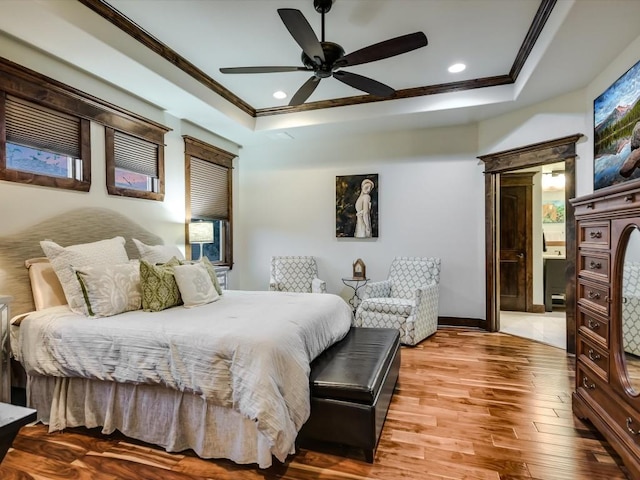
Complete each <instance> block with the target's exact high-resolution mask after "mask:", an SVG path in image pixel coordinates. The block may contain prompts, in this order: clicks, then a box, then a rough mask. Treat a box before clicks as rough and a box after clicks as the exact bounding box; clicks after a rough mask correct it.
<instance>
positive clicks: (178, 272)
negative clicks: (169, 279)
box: [173, 263, 220, 308]
mask: <svg viewBox="0 0 640 480" xmlns="http://www.w3.org/2000/svg"><path fill="white" fill-rule="evenodd" d="M173 273H174V276H175V279H176V283H177V284H178V288H179V289H180V295H181V296H182V301H183V302H184V306H185V307H187V308H191V307H197V306H198V305H204V304H206V303H211V302H215V301H216V300H218V299H219V298H220V296H219V295H218V292H216V289H215V287H214V286H213V282H212V281H211V277H210V276H209V272H207V268H206V267H205V266H204V265H203V264H201V263H195V264H188V265H178V266H176V267H173Z"/></svg>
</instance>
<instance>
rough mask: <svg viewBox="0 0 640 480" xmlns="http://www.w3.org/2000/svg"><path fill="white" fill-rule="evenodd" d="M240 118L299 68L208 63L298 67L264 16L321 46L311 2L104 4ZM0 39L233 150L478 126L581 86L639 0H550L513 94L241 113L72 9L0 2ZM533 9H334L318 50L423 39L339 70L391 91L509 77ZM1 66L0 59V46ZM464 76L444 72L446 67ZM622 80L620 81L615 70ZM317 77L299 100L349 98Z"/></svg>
mask: <svg viewBox="0 0 640 480" xmlns="http://www.w3.org/2000/svg"><path fill="white" fill-rule="evenodd" d="M107 3H108V4H109V5H111V6H112V7H113V8H115V9H116V10H118V11H119V12H121V13H122V14H123V15H125V16H126V17H128V18H129V19H130V20H131V21H133V22H134V23H136V24H137V25H138V26H139V27H141V28H142V29H143V30H145V31H146V32H148V33H149V34H151V35H152V36H153V37H155V39H157V40H159V41H160V42H162V43H163V44H164V45H166V46H167V47H169V48H170V49H172V50H173V51H175V52H176V53H177V54H178V55H180V56H181V57H183V58H184V59H186V60H187V61H188V62H190V63H192V64H193V65H195V66H197V67H198V68H199V69H200V70H201V71H203V72H204V73H205V74H206V75H208V76H209V77H211V78H212V79H213V80H214V81H215V82H218V83H219V84H220V85H222V86H223V87H224V88H225V89H227V90H229V91H230V92H232V93H233V94H235V95H236V96H238V97H239V98H240V99H242V100H243V101H244V102H246V103H247V104H249V105H250V107H252V108H253V109H265V108H271V107H279V106H284V105H286V104H287V103H288V99H285V100H276V99H274V98H273V97H272V94H273V92H274V91H276V90H283V91H285V92H286V93H287V94H289V96H291V95H293V94H294V93H295V91H296V90H297V89H298V88H299V87H300V86H301V85H302V84H303V83H304V82H305V81H306V80H307V78H309V74H308V73H307V72H289V73H268V74H247V75H224V74H221V73H220V72H219V68H220V67H235V66H254V65H284V66H301V65H302V64H301V61H300V48H299V47H298V45H297V44H296V42H295V41H294V40H293V38H292V37H291V35H290V34H289V32H288V31H287V29H286V28H285V26H284V24H283V23H282V21H281V20H280V17H279V16H278V14H277V9H278V8H297V9H299V10H300V11H301V12H302V13H303V14H304V16H305V17H306V18H307V20H308V21H309V23H310V24H311V26H312V27H313V28H314V30H315V32H316V34H317V36H318V38H320V37H321V30H320V24H321V16H320V14H319V13H317V12H316V11H315V10H314V8H313V0H107ZM1 4H2V14H1V15H0V31H1V32H5V34H7V35H9V36H12V37H16V38H19V39H21V40H22V41H24V42H26V43H27V44H31V45H33V46H35V47H37V48H39V49H41V50H43V51H45V52H47V53H48V54H51V55H53V56H55V57H59V58H61V59H63V60H64V61H65V62H68V63H70V64H73V65H75V66H77V67H78V68H80V69H82V70H85V71H87V72H89V73H91V74H93V75H95V76H97V77H100V78H102V79H104V80H106V81H108V82H109V83H112V84H115V85H118V86H120V88H122V89H124V90H126V91H128V92H130V93H133V94H134V95H136V96H138V97H140V98H142V99H145V100H147V101H148V102H150V103H152V104H154V105H157V106H159V107H162V108H163V109H166V110H167V111H168V112H169V113H171V114H172V115H175V116H177V117H179V118H184V119H187V120H189V121H191V122H193V123H195V124H198V125H201V126H203V127H204V128H207V129H209V130H211V131H213V132H214V133H217V134H219V135H221V136H223V137H226V138H228V139H230V140H232V141H234V142H236V143H239V144H248V143H254V142H256V141H260V140H262V139H264V138H265V137H267V138H273V137H274V136H275V135H274V134H276V133H279V132H282V131H286V132H288V133H289V134H290V135H291V136H293V137H296V138H310V137H313V136H316V135H326V134H328V133H335V132H341V133H350V132H362V131H377V130H389V129H406V128H425V127H433V126H442V125H451V124H458V123H468V122H473V121H477V120H480V119H483V118H487V117H490V116H493V115H497V114H499V113H503V112H506V111H509V110H515V109H518V108H521V107H523V106H525V105H528V104H532V103H535V102H539V101H542V100H545V99H548V98H553V97H555V96H557V95H560V94H563V93H567V92H571V91H574V90H577V89H579V88H582V87H584V86H585V85H587V84H589V83H590V82H591V81H592V80H593V79H594V78H595V77H596V76H597V75H598V74H599V73H600V72H601V71H602V70H603V69H604V68H605V67H606V66H607V65H608V64H609V63H610V62H611V61H612V60H613V59H614V58H615V57H616V56H617V55H618V54H619V53H620V52H621V51H622V49H624V48H625V47H626V46H627V45H628V44H629V43H630V42H631V41H633V40H635V39H636V38H637V37H638V36H640V21H638V19H640V0H558V1H557V3H556V5H555V7H554V9H553V11H552V13H551V16H550V17H549V20H548V21H547V23H546V24H545V26H544V28H543V30H542V33H541V35H540V37H539V39H538V41H537V43H536V45H535V46H534V48H533V50H532V51H531V54H530V55H529V56H528V58H527V61H526V63H525V65H524V67H523V69H522V71H521V72H520V74H519V75H518V78H517V81H516V83H515V84H511V85H503V86H498V87H486V88H480V89H473V90H466V91H462V92H455V93H445V94H439V95H428V96H420V97H415V98H402V99H393V100H385V101H381V102H373V103H367V104H362V105H353V106H342V107H335V108H325V109H319V110H312V111H303V112H298V113H290V114H279V115H269V116H259V117H258V118H255V117H253V116H252V115H249V114H247V113H245V112H244V111H242V110H241V109H239V108H237V107H236V106H235V105H233V104H232V103H230V102H229V101H227V100H225V99H224V98H222V97H221V96H220V95H218V94H216V93H215V92H213V91H212V90H210V89H209V88H207V87H205V86H204V85H203V84H202V83H200V82H198V81H197V80H195V79H194V78H192V77H190V76H189V75H187V74H186V73H185V72H184V71H182V70H180V69H178V68H177V67H175V66H174V65H172V64H171V63H170V62H168V61H167V60H165V59H163V58H162V57H161V56H159V55H158V54H156V53H154V52H152V51H151V50H149V49H148V48H147V47H145V46H144V45H142V44H141V43H139V42H138V41H136V40H135V39H133V38H132V37H130V36H129V35H127V34H126V33H124V32H122V31H121V30H119V29H118V28H117V27H115V26H114V25H112V24H110V23H109V22H108V21H107V20H105V19H104V18H102V17H101V16H99V15H98V14H96V13H95V12H93V11H92V10H90V9H89V8H88V7H87V6H85V5H83V4H82V3H80V2H78V1H74V0H1ZM539 5H540V0H335V2H334V5H333V7H332V9H331V11H330V12H329V13H327V14H326V18H325V21H326V27H325V40H327V41H332V42H336V43H339V44H340V45H341V46H342V47H343V48H344V49H345V51H346V52H347V53H349V52H352V51H354V50H357V49H359V48H362V47H365V46H368V45H370V44H373V43H377V42H380V41H383V40H386V39H389V38H392V37H396V36H399V35H404V34H407V33H412V32H415V31H423V32H424V33H425V34H426V35H427V38H428V40H429V45H428V46H427V47H424V48H421V49H419V50H416V51H413V52H409V53H406V54H403V55H399V56H397V57H393V58H389V59H385V60H380V61H377V62H372V63H369V64H365V65H360V66H355V67H350V68H348V69H349V70H350V71H353V72H354V73H359V74H361V75H365V76H368V77H371V78H374V79H376V80H378V81H380V82H383V83H386V84H387V85H389V86H391V87H393V88H394V89H396V90H402V89H409V88H416V87H425V86H430V85H437V84H446V83H450V82H457V81H464V80H472V79H478V78H484V77H492V76H500V75H507V74H509V72H510V70H511V67H512V65H513V64H514V61H515V59H516V55H517V54H518V51H519V49H520V47H521V45H522V44H523V40H524V38H525V36H526V34H527V31H528V29H529V27H530V26H531V23H532V21H533V20H534V16H535V14H536V11H537V9H538V7H539ZM0 56H5V57H10V55H7V52H2V50H0ZM456 62H463V63H465V64H467V69H466V70H465V71H464V72H462V73H460V74H456V75H452V74H450V73H448V72H447V67H448V66H449V65H451V64H452V63H456ZM621 73H623V72H621ZM361 94H362V92H360V91H359V90H355V89H353V88H351V87H348V86H346V85H344V84H342V83H341V82H339V81H337V80H336V79H333V78H328V79H323V80H322V81H321V82H320V86H319V87H318V88H317V89H316V91H315V92H314V94H313V95H312V97H311V98H310V99H309V101H310V102H315V101H322V100H328V99H335V98H343V97H352V96H357V95H361Z"/></svg>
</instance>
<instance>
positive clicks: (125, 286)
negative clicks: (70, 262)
mask: <svg viewBox="0 0 640 480" xmlns="http://www.w3.org/2000/svg"><path fill="white" fill-rule="evenodd" d="M74 270H75V272H76V275H77V276H78V280H80V286H81V288H82V291H83V293H84V298H85V303H86V304H87V310H88V312H89V315H90V316H92V317H109V316H111V315H117V314H118V313H122V312H128V311H131V310H139V309H140V307H141V305H142V292H141V287H140V262H138V261H137V260H132V261H130V262H129V263H121V264H117V265H100V266H88V267H79V268H78V267H76V268H75V269H74Z"/></svg>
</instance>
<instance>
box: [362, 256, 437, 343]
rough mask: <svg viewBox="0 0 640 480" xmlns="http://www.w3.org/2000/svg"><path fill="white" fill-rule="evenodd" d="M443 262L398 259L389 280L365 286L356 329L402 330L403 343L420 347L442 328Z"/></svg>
mask: <svg viewBox="0 0 640 480" xmlns="http://www.w3.org/2000/svg"><path fill="white" fill-rule="evenodd" d="M439 291H440V259H439V258H423V257H396V258H395V259H394V260H393V262H392V263H391V268H390V269H389V277H388V278H387V280H383V281H381V282H370V283H368V284H366V285H365V287H364V292H363V294H362V301H361V302H360V305H358V309H357V310H356V318H355V326H356V327H384V328H397V329H398V330H400V341H401V342H402V343H403V344H405V345H417V344H418V343H419V342H420V341H422V340H424V339H425V338H427V337H428V336H429V335H432V334H434V333H435V332H436V330H437V328H438V298H439Z"/></svg>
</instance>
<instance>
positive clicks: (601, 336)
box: [571, 181, 640, 478]
mask: <svg viewBox="0 0 640 480" xmlns="http://www.w3.org/2000/svg"><path fill="white" fill-rule="evenodd" d="M571 203H572V204H573V206H574V207H575V216H576V222H577V225H576V237H577V243H578V245H577V247H578V248H577V251H576V255H577V258H576V327H577V337H576V342H577V344H576V390H575V393H574V395H573V411H574V413H575V415H577V416H578V417H580V418H583V419H589V420H590V421H591V423H592V424H593V425H594V426H595V427H596V428H597V429H598V430H599V431H600V432H601V433H602V434H603V435H604V436H605V437H606V439H607V440H608V441H609V443H610V444H611V445H612V446H613V448H614V449H615V450H616V451H617V452H618V453H619V454H620V456H621V457H622V459H623V461H624V463H625V465H626V467H627V468H628V469H629V470H630V472H631V473H632V478H640V356H638V353H639V352H638V351H637V350H634V349H633V348H632V346H631V344H630V341H629V340H628V338H629V337H630V336H631V337H634V336H640V288H637V287H636V285H638V286H640V283H638V284H636V282H635V278H633V275H635V273H633V272H634V270H633V268H635V267H633V266H634V265H636V264H637V265H638V266H640V181H629V182H627V183H626V184H622V185H616V186H613V187H608V188H606V189H602V190H599V191H597V192H596V193H594V194H591V195H587V196H584V197H580V198H576V199H574V200H572V202H571ZM638 271H640V268H639V269H638ZM639 277H640V276H639ZM636 305H638V309H637V310H635V306H636Z"/></svg>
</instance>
